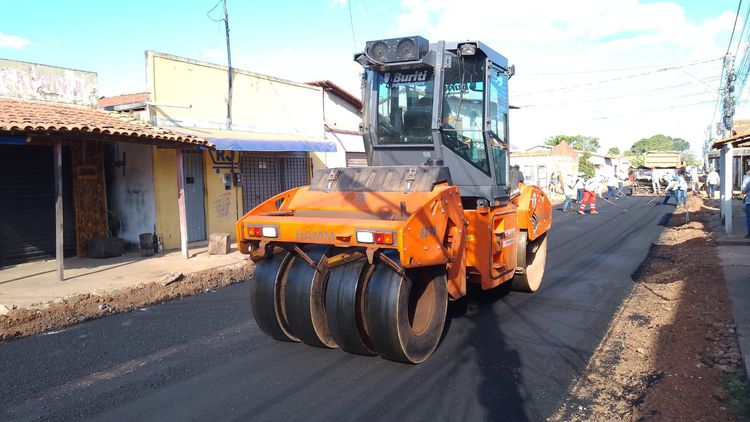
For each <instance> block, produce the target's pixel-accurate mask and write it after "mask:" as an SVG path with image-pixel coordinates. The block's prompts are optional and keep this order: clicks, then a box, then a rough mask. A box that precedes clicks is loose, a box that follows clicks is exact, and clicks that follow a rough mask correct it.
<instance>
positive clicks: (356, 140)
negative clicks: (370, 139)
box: [326, 130, 365, 152]
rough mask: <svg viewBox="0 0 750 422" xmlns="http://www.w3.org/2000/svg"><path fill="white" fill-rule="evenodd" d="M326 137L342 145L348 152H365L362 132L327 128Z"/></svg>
mask: <svg viewBox="0 0 750 422" xmlns="http://www.w3.org/2000/svg"><path fill="white" fill-rule="evenodd" d="M326 137H327V138H328V139H329V140H331V141H334V142H336V144H338V145H341V146H342V147H343V148H344V151H346V152H365V143H364V140H363V138H362V134H359V133H348V132H346V133H345V132H337V131H331V130H327V131H326Z"/></svg>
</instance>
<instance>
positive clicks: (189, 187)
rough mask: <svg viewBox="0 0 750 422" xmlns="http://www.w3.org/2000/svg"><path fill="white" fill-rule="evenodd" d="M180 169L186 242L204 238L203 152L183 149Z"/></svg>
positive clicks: (204, 193)
mask: <svg viewBox="0 0 750 422" xmlns="http://www.w3.org/2000/svg"><path fill="white" fill-rule="evenodd" d="M182 159H183V161H182V169H183V173H184V176H185V208H186V212H187V226H188V242H195V241H197V240H205V239H206V209H205V197H206V192H205V188H204V184H203V153H201V151H189V150H185V151H183V155H182Z"/></svg>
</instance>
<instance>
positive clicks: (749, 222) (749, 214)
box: [742, 170, 750, 237]
mask: <svg viewBox="0 0 750 422" xmlns="http://www.w3.org/2000/svg"><path fill="white" fill-rule="evenodd" d="M745 174H746V176H745V182H744V183H743V184H742V194H743V195H745V226H746V228H747V234H746V235H745V237H750V170H748V171H747V173H745Z"/></svg>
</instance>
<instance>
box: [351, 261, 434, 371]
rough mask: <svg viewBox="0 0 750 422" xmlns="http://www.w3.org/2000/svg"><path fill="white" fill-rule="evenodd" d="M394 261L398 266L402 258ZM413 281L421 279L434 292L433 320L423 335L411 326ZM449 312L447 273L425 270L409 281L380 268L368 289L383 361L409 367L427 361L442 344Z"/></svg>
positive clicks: (368, 311)
mask: <svg viewBox="0 0 750 422" xmlns="http://www.w3.org/2000/svg"><path fill="white" fill-rule="evenodd" d="M394 260H395V261H397V262H398V256H395V257H394ZM410 277H411V278H415V279H416V278H417V277H419V278H420V279H421V280H422V281H423V282H425V283H427V284H426V286H427V287H426V289H433V291H432V293H433V295H432V297H433V300H432V307H431V313H430V319H429V320H428V322H427V323H426V328H425V329H424V330H423V333H422V334H419V335H418V334H416V333H415V332H414V330H413V329H412V327H411V325H410V322H409V312H410V310H409V295H410V294H411V293H412V292H411V290H412V285H413V281H412V279H411V278H410ZM447 309H448V286H447V279H446V275H445V269H442V268H436V267H430V268H423V269H419V270H414V271H410V272H409V273H408V274H407V276H406V277H402V276H400V275H398V274H396V273H395V272H394V271H393V270H391V269H390V268H389V267H388V266H386V265H384V264H378V265H376V267H375V271H374V272H373V275H372V278H371V279H370V283H368V285H367V292H366V296H365V315H366V318H367V319H366V321H367V327H368V332H369V333H370V337H371V338H372V342H373V345H374V346H375V350H376V351H377V352H378V353H379V354H380V355H381V356H382V357H384V358H386V359H389V360H394V361H398V362H406V363H421V362H424V361H425V360H427V358H429V357H430V356H431V355H432V353H433V352H434V351H435V349H436V348H437V346H438V343H439V342H440V338H441V336H442V334H443V328H444V327H445V317H446V314H447Z"/></svg>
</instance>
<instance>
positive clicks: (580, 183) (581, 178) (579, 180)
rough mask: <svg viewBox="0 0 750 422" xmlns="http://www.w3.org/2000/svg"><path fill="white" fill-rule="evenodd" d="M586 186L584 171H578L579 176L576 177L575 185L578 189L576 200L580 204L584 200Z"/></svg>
mask: <svg viewBox="0 0 750 422" xmlns="http://www.w3.org/2000/svg"><path fill="white" fill-rule="evenodd" d="M585 186H586V177H585V176H584V174H583V173H578V178H577V179H576V184H575V185H574V188H575V190H576V195H577V196H576V202H578V203H579V204H580V203H581V201H583V188H584V187H585Z"/></svg>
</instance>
